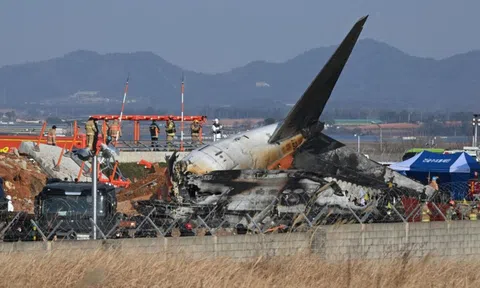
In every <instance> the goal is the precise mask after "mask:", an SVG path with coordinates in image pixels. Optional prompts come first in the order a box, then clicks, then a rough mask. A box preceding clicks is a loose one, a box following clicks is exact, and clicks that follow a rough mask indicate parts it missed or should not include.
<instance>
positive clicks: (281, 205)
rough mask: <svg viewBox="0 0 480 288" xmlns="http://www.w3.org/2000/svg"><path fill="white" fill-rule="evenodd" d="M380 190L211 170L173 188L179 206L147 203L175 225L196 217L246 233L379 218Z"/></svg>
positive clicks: (310, 177) (281, 173)
mask: <svg viewBox="0 0 480 288" xmlns="http://www.w3.org/2000/svg"><path fill="white" fill-rule="evenodd" d="M383 186H384V187H382V188H372V187H366V186H361V185H357V184H355V183H351V182H347V181H345V180H341V179H337V178H334V177H324V176H322V175H321V174H318V173H314V172H308V171H302V170H276V171H275V170H230V171H212V172H210V173H207V174H204V175H193V174H190V175H188V176H187V177H186V179H185V182H184V184H183V185H182V186H180V187H179V188H180V196H182V198H183V199H184V201H183V202H182V203H168V202H162V201H159V200H155V201H154V202H155V203H154V204H153V203H152V202H150V203H149V204H148V205H155V206H156V207H157V210H160V211H164V212H165V213H164V214H163V215H162V216H160V217H166V218H169V219H171V220H174V221H179V222H187V221H194V222H195V221H197V217H201V218H202V221H205V222H206V223H207V225H211V226H213V227H215V224H213V223H217V224H218V223H223V224H222V226H224V227H225V226H227V227H235V226H236V225H238V224H242V225H244V226H246V227H248V228H249V229H253V228H254V227H257V228H258V227H263V228H262V229H267V228H269V227H273V226H278V225H285V226H288V227H292V226H295V225H296V224H295V223H297V221H298V219H299V217H301V218H302V219H303V221H298V223H297V224H300V223H303V224H305V222H307V223H309V224H310V225H314V224H316V223H325V222H324V221H325V220H328V217H329V215H335V216H334V218H331V219H330V221H333V222H334V221H335V220H336V219H337V217H339V216H341V217H342V219H351V220H354V219H355V218H356V217H355V216H354V214H356V215H360V216H362V215H363V216H364V215H367V214H368V215H367V216H366V217H365V219H367V218H368V217H370V218H372V217H375V216H376V215H381V214H382V213H381V211H379V209H378V208H377V207H380V208H381V207H383V206H385V205H383V204H382V205H379V203H383V202H382V201H383V200H382V199H383V198H384V196H385V189H384V188H385V187H386V185H383ZM365 198H367V199H370V200H367V201H365V200H364V199H365ZM144 203H146V202H144ZM145 205H147V204H145ZM147 211H148V209H145V211H144V212H143V214H145V213H147ZM357 217H358V216H357ZM332 219H333V220H332ZM322 221H323V222H322ZM197 224H198V223H197Z"/></svg>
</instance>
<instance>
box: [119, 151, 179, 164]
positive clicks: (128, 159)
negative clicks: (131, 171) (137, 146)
mask: <svg viewBox="0 0 480 288" xmlns="http://www.w3.org/2000/svg"><path fill="white" fill-rule="evenodd" d="M172 154H173V152H160V151H155V152H153V151H137V152H134V151H120V156H119V157H118V162H120V163H137V162H138V161H140V160H142V159H143V160H147V161H149V162H156V163H157V162H158V163H165V156H167V155H168V156H171V155H172ZM177 154H178V159H182V158H183V157H184V156H185V155H187V154H188V152H178V153H177Z"/></svg>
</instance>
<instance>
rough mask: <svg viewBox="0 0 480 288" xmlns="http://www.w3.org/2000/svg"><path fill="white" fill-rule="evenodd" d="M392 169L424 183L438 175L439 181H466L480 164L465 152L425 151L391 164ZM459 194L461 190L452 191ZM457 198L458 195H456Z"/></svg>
mask: <svg viewBox="0 0 480 288" xmlns="http://www.w3.org/2000/svg"><path fill="white" fill-rule="evenodd" d="M390 169H392V170H395V171H397V172H400V173H402V174H405V175H407V176H408V177H410V178H413V179H415V180H417V181H419V182H421V183H423V184H428V179H429V178H430V179H431V178H432V177H433V176H438V178H439V179H438V180H437V182H438V183H439V184H442V183H451V182H464V183H467V181H468V180H469V179H471V178H473V177H474V174H475V172H479V171H480V164H479V163H478V162H477V161H476V160H475V159H473V158H472V157H471V156H470V155H468V154H467V153H465V152H462V153H455V154H438V153H432V152H428V151H423V152H421V153H419V154H417V155H415V156H414V157H412V158H410V159H408V160H405V161H403V162H398V163H394V164H392V165H390ZM452 192H453V193H454V194H458V193H459V192H460V191H452ZM462 194H463V192H462ZM455 198H456V197H455Z"/></svg>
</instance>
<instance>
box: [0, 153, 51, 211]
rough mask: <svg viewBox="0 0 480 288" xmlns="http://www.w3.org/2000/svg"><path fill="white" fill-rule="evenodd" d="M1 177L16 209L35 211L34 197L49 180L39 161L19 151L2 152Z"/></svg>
mask: <svg viewBox="0 0 480 288" xmlns="http://www.w3.org/2000/svg"><path fill="white" fill-rule="evenodd" d="M0 177H2V178H3V180H4V182H5V184H4V185H5V186H4V189H5V194H6V195H10V196H12V202H13V206H14V207H15V210H16V211H19V210H22V211H28V212H33V200H34V197H35V195H36V194H37V193H38V192H40V191H41V190H42V188H43V186H45V184H46V180H47V175H46V174H45V173H44V172H43V171H42V169H41V167H40V166H39V165H38V163H37V162H35V161H33V160H31V159H29V158H27V157H24V156H21V155H19V154H18V152H17V151H15V153H8V154H7V153H5V154H0Z"/></svg>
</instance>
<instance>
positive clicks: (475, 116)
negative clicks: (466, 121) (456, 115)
mask: <svg viewBox="0 0 480 288" xmlns="http://www.w3.org/2000/svg"><path fill="white" fill-rule="evenodd" d="M478 116H479V115H478V114H473V120H472V125H473V139H472V146H473V147H477V139H478V138H477V137H478V125H480V122H479V121H480V119H479V118H478Z"/></svg>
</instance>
